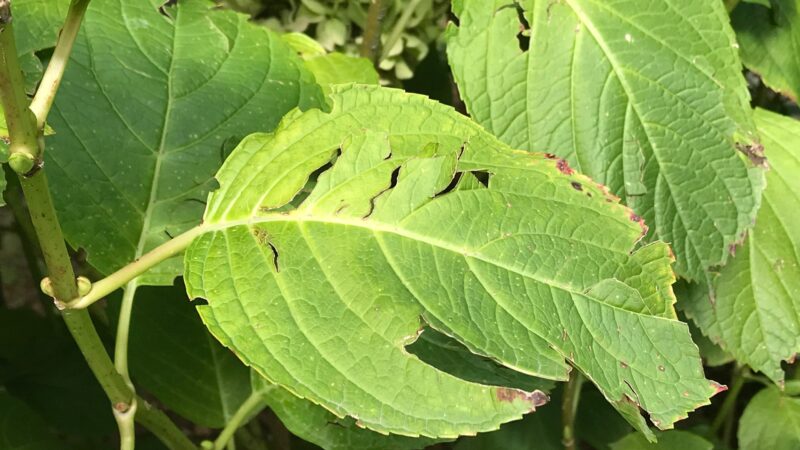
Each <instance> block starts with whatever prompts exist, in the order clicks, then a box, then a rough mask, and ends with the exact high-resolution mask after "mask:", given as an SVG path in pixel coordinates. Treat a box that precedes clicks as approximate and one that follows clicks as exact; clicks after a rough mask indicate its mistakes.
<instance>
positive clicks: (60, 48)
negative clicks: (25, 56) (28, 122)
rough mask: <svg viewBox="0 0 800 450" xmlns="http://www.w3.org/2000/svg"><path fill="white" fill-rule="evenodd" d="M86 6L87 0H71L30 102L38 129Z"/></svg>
mask: <svg viewBox="0 0 800 450" xmlns="http://www.w3.org/2000/svg"><path fill="white" fill-rule="evenodd" d="M88 6H89V0H72V3H70V5H69V10H68V11H67V17H66V19H65V20H64V26H63V28H61V33H60V34H59V35H58V42H57V43H56V48H55V50H54V51H53V56H51V57H50V62H49V63H48V64H47V70H46V71H45V72H44V76H42V81H41V83H39V89H38V90H37V91H36V95H35V96H34V97H33V101H32V102H31V111H33V113H34V114H35V115H36V126H37V127H38V128H39V129H40V130H41V129H43V128H44V123H45V120H47V114H48V113H49V112H50V107H51V106H53V100H55V98H56V92H57V91H58V86H59V85H60V84H61V79H62V78H63V77H64V70H65V69H66V67H67V62H69V55H70V53H72V46H73V44H74V43H75V38H76V37H77V36H78V30H79V29H80V27H81V21H82V20H83V16H84V14H85V13H86V8H87V7H88Z"/></svg>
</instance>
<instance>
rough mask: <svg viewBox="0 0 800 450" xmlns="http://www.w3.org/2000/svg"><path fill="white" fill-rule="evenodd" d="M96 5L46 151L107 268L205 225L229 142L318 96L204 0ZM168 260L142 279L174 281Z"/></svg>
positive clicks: (93, 252)
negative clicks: (203, 219)
mask: <svg viewBox="0 0 800 450" xmlns="http://www.w3.org/2000/svg"><path fill="white" fill-rule="evenodd" d="M161 3H163V2H159V1H156V0H153V1H137V0H97V1H94V2H92V4H91V6H90V8H89V11H88V12H87V14H86V18H85V23H84V24H83V26H82V29H81V33H80V35H79V37H78V39H77V41H76V43H75V49H74V51H73V54H72V57H71V60H70V63H69V66H68V68H67V72H66V74H65V77H64V82H63V85H62V88H61V89H60V91H59V95H58V97H57V99H56V102H55V106H54V108H53V112H52V114H51V120H52V123H51V124H52V126H53V128H54V129H55V130H56V135H55V136H53V137H52V138H50V139H48V147H49V150H48V152H47V153H46V156H47V163H48V172H49V175H50V179H51V185H52V187H53V194H54V196H55V203H56V205H58V207H59V209H58V213H59V218H60V219H61V223H62V226H63V228H64V231H65V234H66V236H67V239H68V241H69V242H70V243H71V244H72V245H73V246H74V247H76V248H77V247H83V248H85V249H86V250H87V252H88V255H89V256H88V257H89V261H90V262H91V263H92V265H93V266H95V267H96V268H97V269H98V270H99V271H100V272H102V273H105V274H108V273H110V272H113V271H114V270H116V269H119V268H120V267H122V266H124V265H125V264H127V263H128V262H129V261H132V260H134V259H135V258H138V257H139V256H141V255H142V254H143V253H144V252H146V251H148V250H150V249H152V248H154V247H155V246H157V245H159V244H161V243H163V242H165V241H167V240H169V239H170V236H175V235H177V234H178V233H180V232H182V231H185V230H186V229H187V228H190V227H191V226H193V225H196V224H197V223H198V222H199V219H200V217H201V216H202V211H203V208H204V202H205V196H206V194H207V192H208V191H209V190H210V189H212V188H213V187H214V182H213V175H214V173H215V172H216V170H217V169H218V168H219V166H220V165H221V163H222V159H223V158H224V152H223V148H222V147H223V143H224V142H225V140H226V139H228V138H230V137H231V136H239V137H241V136H243V135H245V134H248V133H250V132H253V131H264V130H270V129H272V128H273V127H274V126H275V125H276V124H277V123H278V121H279V120H280V118H281V117H282V116H283V115H284V114H285V113H286V112H287V111H289V110H291V109H292V108H294V107H297V106H300V107H303V108H305V107H310V106H318V105H320V104H321V98H320V90H319V88H318V87H317V86H316V85H315V84H314V82H313V77H311V75H310V74H309V73H308V72H307V71H305V70H304V69H303V68H302V62H301V61H300V60H299V58H298V57H297V56H296V55H294V54H293V52H292V51H291V50H290V49H289V48H288V46H286V45H285V44H284V43H283V42H282V40H281V39H280V38H279V37H277V36H275V35H274V34H272V33H271V32H269V31H267V30H266V29H264V28H263V27H258V26H256V25H253V24H250V23H248V22H247V19H246V17H244V16H242V15H238V14H235V13H233V12H230V11H227V12H221V11H211V8H212V7H213V4H211V3H207V2H204V1H192V2H181V3H179V4H178V5H177V6H175V7H168V8H166V9H164V10H163V11H164V13H160V12H159V10H158V7H159V6H161ZM180 273H181V263H180V258H172V259H170V260H167V261H166V262H164V263H162V264H160V265H159V266H157V267H155V268H154V269H152V270H151V271H149V272H148V273H147V274H146V275H144V276H142V277H141V278H140V279H139V281H138V282H139V284H166V285H170V284H172V280H173V278H174V277H175V276H177V275H179V274H180Z"/></svg>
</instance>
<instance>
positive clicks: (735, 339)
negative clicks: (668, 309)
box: [681, 110, 800, 382]
mask: <svg viewBox="0 0 800 450" xmlns="http://www.w3.org/2000/svg"><path fill="white" fill-rule="evenodd" d="M756 121H757V123H758V130H759V132H760V134H761V136H762V138H763V140H764V146H765V148H766V152H767V156H768V157H769V159H770V171H769V172H768V173H767V183H768V187H767V189H766V191H765V192H764V199H763V201H762V206H761V210H760V211H759V213H758V220H757V224H756V227H755V229H754V230H753V232H752V233H751V234H750V236H749V237H748V238H747V240H746V241H745V245H744V246H742V248H740V249H738V250H737V253H736V257H735V258H733V260H732V261H731V262H730V264H728V265H727V266H725V267H724V268H722V269H721V270H720V271H719V273H712V274H710V276H709V278H710V281H709V284H710V286H709V287H706V284H702V285H694V286H693V287H692V292H691V293H690V298H688V299H687V301H681V305H682V306H681V307H682V308H683V309H685V310H686V312H687V315H689V316H690V317H691V318H693V319H694V320H695V321H696V322H697V324H698V325H699V327H700V329H701V330H702V331H703V332H704V333H705V334H706V335H708V336H709V337H710V338H711V340H712V341H714V342H716V343H719V344H720V345H721V346H722V348H723V349H725V350H726V351H728V352H729V353H731V354H732V355H733V356H734V357H735V358H736V359H738V360H739V361H741V362H743V363H746V364H748V365H749V366H750V367H752V368H754V369H756V370H760V371H762V372H764V374H765V375H767V376H768V377H770V378H771V379H773V380H774V381H776V382H781V381H782V380H783V377H784V373H783V370H782V369H781V361H783V360H790V359H793V358H794V355H795V354H796V353H797V352H798V351H800V318H799V317H800V256H799V255H800V209H798V207H797V205H798V204H800V153H798V150H797V146H798V145H800V123H798V122H797V121H796V120H794V119H790V118H788V117H783V116H780V115H778V114H775V113H771V112H767V111H764V110H758V111H757V112H756Z"/></svg>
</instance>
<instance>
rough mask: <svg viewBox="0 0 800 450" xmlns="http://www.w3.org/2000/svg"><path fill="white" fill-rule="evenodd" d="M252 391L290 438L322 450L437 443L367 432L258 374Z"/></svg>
mask: <svg viewBox="0 0 800 450" xmlns="http://www.w3.org/2000/svg"><path fill="white" fill-rule="evenodd" d="M253 390H254V391H256V392H259V391H260V392H263V393H264V400H265V401H266V403H267V405H268V406H269V407H270V409H271V410H272V412H274V413H275V415H276V416H278V418H279V419H280V420H281V422H282V423H283V425H284V426H286V428H288V429H289V431H291V432H292V434H294V435H295V436H297V437H299V438H302V439H303V440H306V441H308V442H311V443H313V444H316V445H319V446H320V447H322V448H324V449H325V450H374V449H381V450H406V449H408V450H411V449H421V448H425V447H427V446H429V445H432V444H434V443H435V442H436V441H434V440H432V439H426V438H410V437H406V436H391V435H390V436H386V435H383V434H380V433H376V432H374V431H370V430H366V429H364V428H362V427H359V426H358V424H357V423H356V421H355V420H353V419H352V418H345V419H340V418H339V417H336V416H335V415H333V414H331V413H330V412H328V411H326V410H325V409H324V408H322V407H321V406H319V405H315V404H314V403H311V402H310V401H308V400H304V399H301V398H299V397H296V396H294V395H292V394H291V393H290V392H289V391H287V390H286V389H283V388H281V387H279V386H276V385H274V384H271V383H270V382H269V381H267V380H265V379H264V378H263V377H261V376H259V375H258V374H257V373H254V374H253Z"/></svg>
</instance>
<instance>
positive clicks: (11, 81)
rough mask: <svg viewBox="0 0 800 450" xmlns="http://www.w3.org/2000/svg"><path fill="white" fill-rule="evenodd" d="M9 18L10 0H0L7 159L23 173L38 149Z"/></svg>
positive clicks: (0, 70) (1, 94)
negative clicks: (7, 137) (7, 139)
mask: <svg viewBox="0 0 800 450" xmlns="http://www.w3.org/2000/svg"><path fill="white" fill-rule="evenodd" d="M11 20H12V19H11V4H10V2H9V1H8V0H0V101H2V103H3V110H4V112H5V118H6V125H7V127H8V134H9V138H10V140H11V143H10V145H9V147H8V148H9V151H10V153H11V155H10V156H9V160H8V162H9V165H10V166H11V168H12V169H13V170H14V172H16V173H18V174H25V173H28V172H30V171H32V170H34V168H35V167H36V166H37V165H38V163H37V161H38V160H39V157H40V154H41V149H40V142H39V139H38V132H37V130H36V122H35V120H34V117H33V113H31V111H30V109H28V97H27V96H26V95H25V89H24V87H23V86H25V84H24V80H23V79H22V71H21V70H20V66H19V61H18V59H17V46H16V42H15V41H14V27H13V25H12V24H11Z"/></svg>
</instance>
